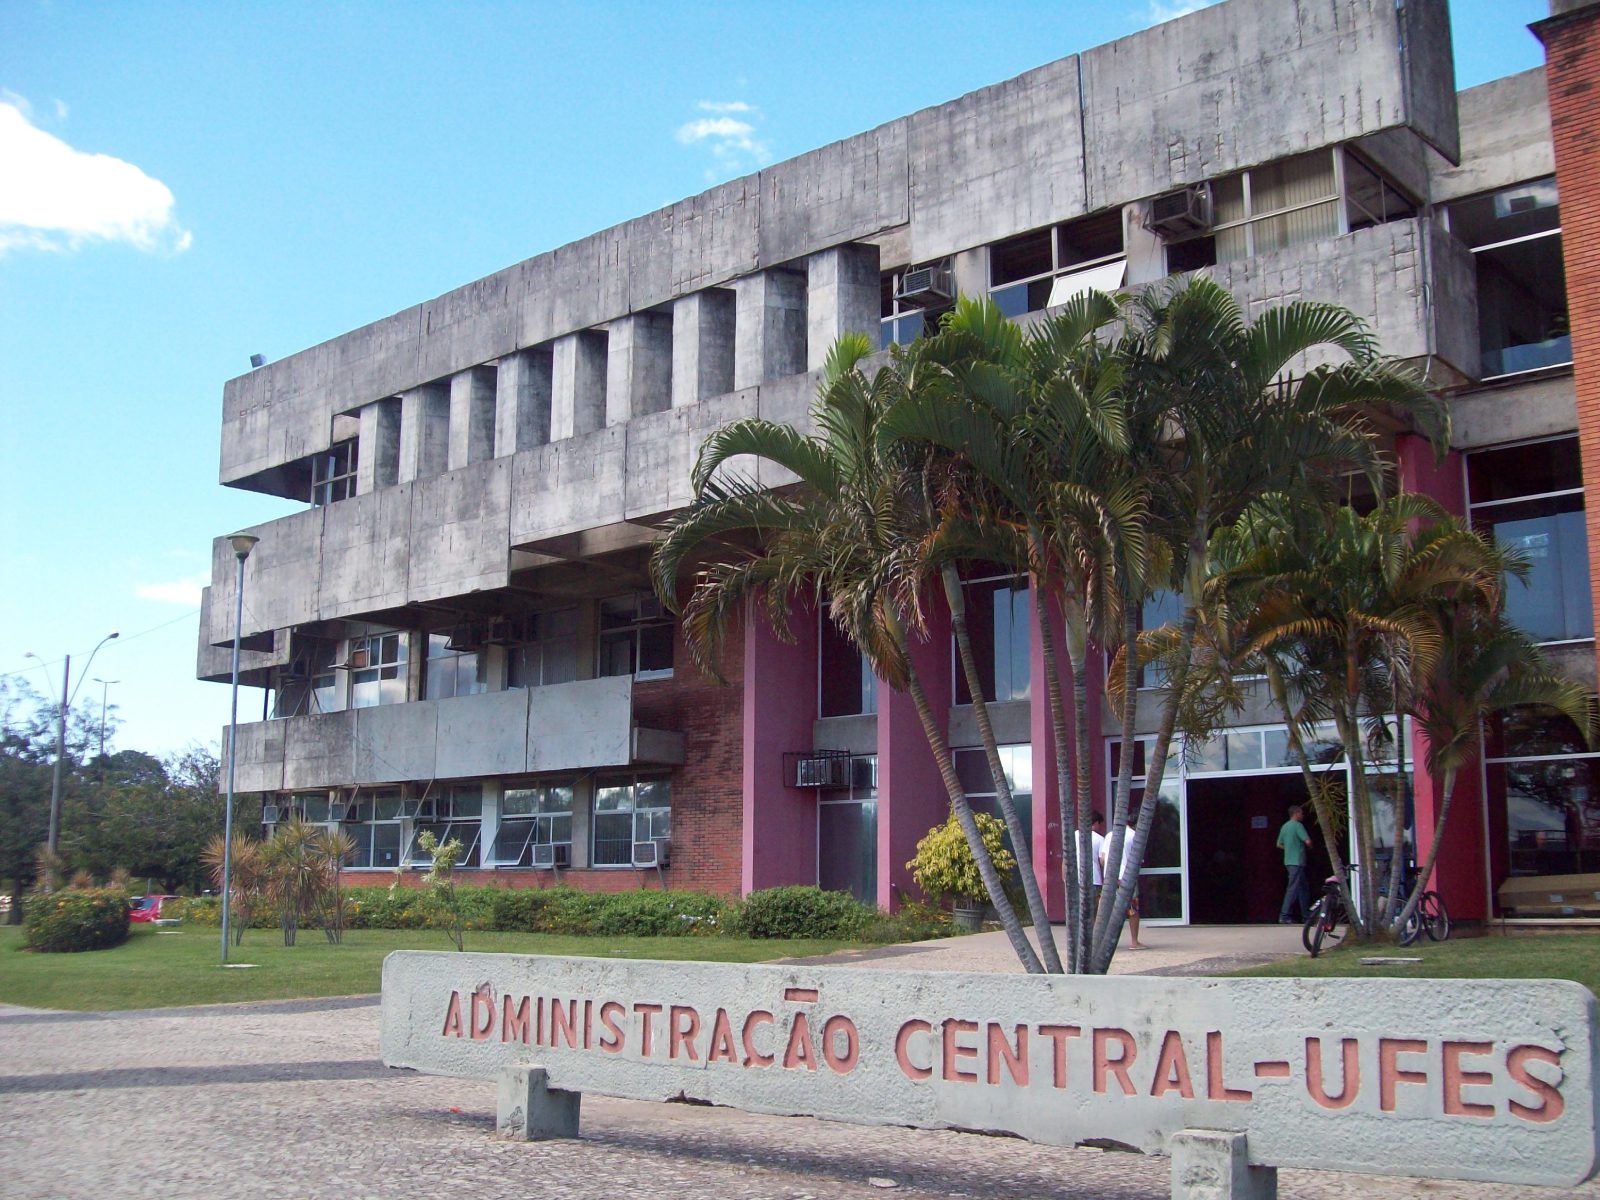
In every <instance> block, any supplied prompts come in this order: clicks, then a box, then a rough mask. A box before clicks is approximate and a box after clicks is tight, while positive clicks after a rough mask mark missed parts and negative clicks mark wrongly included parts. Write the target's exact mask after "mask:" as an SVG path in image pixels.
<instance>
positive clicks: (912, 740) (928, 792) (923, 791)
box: [878, 603, 951, 909]
mask: <svg viewBox="0 0 1600 1200" xmlns="http://www.w3.org/2000/svg"><path fill="white" fill-rule="evenodd" d="M911 658H912V661H913V662H914V663H915V664H916V668H917V671H918V674H919V676H920V678H921V680H922V686H923V687H924V688H925V689H926V690H927V693H928V701H929V703H930V704H931V705H932V707H933V712H934V716H935V719H936V720H937V722H938V725H939V728H940V730H941V731H942V732H943V733H944V734H945V735H946V736H947V737H948V735H949V731H950V699H951V696H950V683H951V680H950V665H951V660H950V615H949V613H948V612H947V611H946V609H945V607H944V605H943V604H942V603H938V604H937V605H936V606H934V607H933V611H931V612H930V613H929V614H928V636H927V638H926V640H923V641H914V642H913V644H912V647H911ZM949 815H950V800H949V797H948V796H947V795H946V794H945V790H944V783H943V781H942V780H941V779H940V778H939V767H938V764H937V763H936V762H935V761H934V757H933V751H932V750H930V749H929V748H928V739H927V736H926V734H924V732H923V729H922V721H921V719H920V718H919V717H918V716H917V706H916V705H915V704H913V703H912V701H911V696H910V695H909V694H908V693H906V692H897V691H895V690H894V689H893V688H891V687H890V686H889V685H888V684H886V683H884V682H883V681H882V680H879V681H878V907H879V908H882V909H890V908H894V907H897V904H896V897H895V890H896V889H900V890H902V891H906V892H909V893H910V894H912V895H918V894H919V893H918V892H917V888H916V885H915V884H914V883H912V881H911V872H910V871H908V870H906V863H908V862H910V861H911V856H912V855H913V854H915V853H916V851H917V843H918V842H919V841H921V840H922V838H923V836H924V835H925V834H926V833H927V832H928V830H930V829H932V828H933V827H934V826H935V825H942V824H944V821H945V818H946V817H948V816H949Z"/></svg>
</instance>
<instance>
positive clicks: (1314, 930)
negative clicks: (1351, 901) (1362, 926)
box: [1300, 896, 1344, 958]
mask: <svg viewBox="0 0 1600 1200" xmlns="http://www.w3.org/2000/svg"><path fill="white" fill-rule="evenodd" d="M1343 917H1344V914H1343V913H1342V912H1341V911H1339V906H1338V904H1337V903H1335V904H1333V905H1332V906H1331V907H1330V905H1329V901H1328V898H1327V897H1326V896H1324V897H1323V898H1322V899H1321V900H1318V901H1317V902H1316V903H1315V904H1313V905H1312V906H1311V915H1310V916H1309V917H1307V918H1306V924H1305V928H1304V929H1302V930H1301V931H1300V940H1301V941H1302V942H1303V943H1304V944H1305V948H1306V952H1307V953H1308V954H1310V955H1311V957H1312V958H1316V957H1317V955H1319V954H1321V953H1322V947H1323V944H1324V943H1333V942H1337V941H1338V940H1339V939H1340V938H1341V937H1343V936H1344V934H1343V933H1342V932H1341V931H1340V929H1339V924H1340V922H1341V920H1342V919H1343Z"/></svg>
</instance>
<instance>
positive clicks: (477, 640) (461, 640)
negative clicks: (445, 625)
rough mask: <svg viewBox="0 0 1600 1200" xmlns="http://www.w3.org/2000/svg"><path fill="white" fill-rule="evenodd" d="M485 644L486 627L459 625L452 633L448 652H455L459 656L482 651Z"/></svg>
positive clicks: (447, 648) (446, 647)
mask: <svg viewBox="0 0 1600 1200" xmlns="http://www.w3.org/2000/svg"><path fill="white" fill-rule="evenodd" d="M483 642H484V627H483V626H482V625H467V624H462V625H457V626H456V627H455V628H454V629H452V630H451V631H450V641H449V642H448V643H447V644H446V646H445V649H446V650H453V651H455V652H456V653H458V654H461V653H467V652H470V651H473V650H478V649H481V648H482V646H483Z"/></svg>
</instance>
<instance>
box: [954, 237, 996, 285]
mask: <svg viewBox="0 0 1600 1200" xmlns="http://www.w3.org/2000/svg"><path fill="white" fill-rule="evenodd" d="M950 275H951V278H952V279H953V280H954V282H955V285H956V295H957V296H987V295H988V294H989V247H987V246H977V247H974V248H973V249H971V250H961V251H958V252H957V253H955V254H954V255H952V256H951V258H950Z"/></svg>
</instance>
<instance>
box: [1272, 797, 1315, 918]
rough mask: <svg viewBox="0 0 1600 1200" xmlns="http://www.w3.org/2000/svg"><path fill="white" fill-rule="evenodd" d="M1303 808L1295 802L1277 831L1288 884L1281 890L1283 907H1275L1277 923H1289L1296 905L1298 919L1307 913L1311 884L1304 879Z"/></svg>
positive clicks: (1307, 836) (1306, 840)
mask: <svg viewBox="0 0 1600 1200" xmlns="http://www.w3.org/2000/svg"><path fill="white" fill-rule="evenodd" d="M1305 815H1306V813H1305V809H1303V808H1301V807H1300V806H1299V805H1298V804H1296V805H1294V806H1293V807H1291V808H1290V809H1289V819H1288V820H1287V821H1285V822H1284V823H1283V828H1282V829H1280V830H1278V848H1279V849H1280V850H1282V851H1283V865H1284V866H1285V867H1286V868H1287V869H1288V871H1289V886H1288V887H1286V888H1285V889H1284V890H1283V907H1282V908H1280V909H1279V910H1278V924H1280V925H1293V924H1295V918H1293V917H1291V916H1290V915H1289V914H1290V912H1291V911H1292V910H1294V909H1296V908H1298V909H1299V911H1300V917H1299V920H1301V921H1303V920H1305V919H1306V917H1307V916H1309V915H1310V913H1311V885H1310V883H1309V882H1308V881H1307V880H1306V847H1307V846H1309V845H1310V844H1311V835H1310V834H1309V833H1307V832H1306V826H1305Z"/></svg>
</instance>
